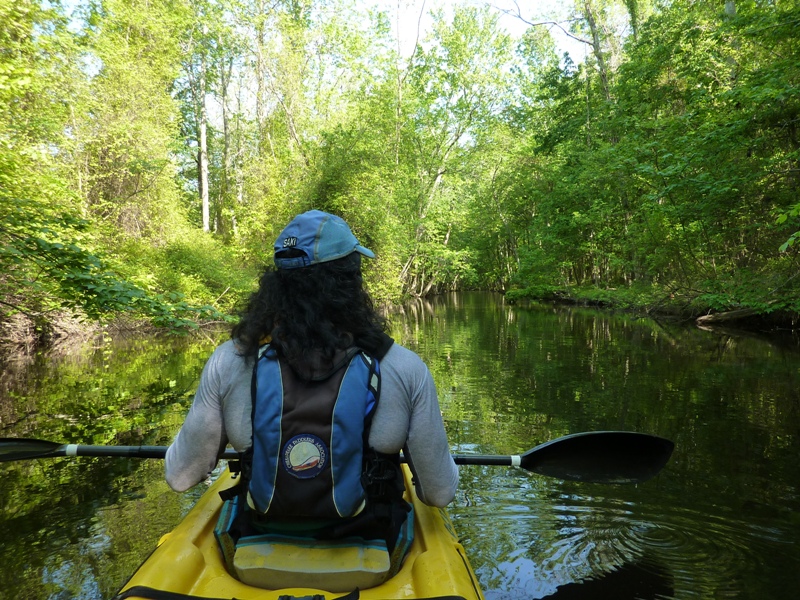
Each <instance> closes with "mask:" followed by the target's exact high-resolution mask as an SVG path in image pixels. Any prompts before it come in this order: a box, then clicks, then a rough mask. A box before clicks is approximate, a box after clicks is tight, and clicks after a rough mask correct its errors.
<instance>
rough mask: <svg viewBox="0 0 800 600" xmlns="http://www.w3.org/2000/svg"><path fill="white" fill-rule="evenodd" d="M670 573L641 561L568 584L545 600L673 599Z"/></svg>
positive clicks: (651, 563) (648, 562)
mask: <svg viewBox="0 0 800 600" xmlns="http://www.w3.org/2000/svg"><path fill="white" fill-rule="evenodd" d="M674 595H675V588H674V582H673V577H672V573H671V572H670V571H669V569H668V568H667V567H666V566H665V565H663V564H661V563H659V562H658V561H653V560H648V559H646V558H643V559H640V560H638V561H636V562H631V563H625V564H623V565H622V566H620V567H618V568H616V569H614V570H613V571H611V572H609V573H605V574H603V575H599V576H597V577H595V578H592V579H587V580H585V581H582V582H580V583H568V584H566V585H560V586H558V589H557V590H556V591H555V592H554V593H553V594H550V595H549V596H544V598H545V599H547V600H589V599H592V600H598V599H608V600H666V599H669V598H674Z"/></svg>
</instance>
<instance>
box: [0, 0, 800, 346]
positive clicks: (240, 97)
mask: <svg viewBox="0 0 800 600" xmlns="http://www.w3.org/2000/svg"><path fill="white" fill-rule="evenodd" d="M323 8H324V9H323ZM394 10H395V9H387V10H377V11H373V12H371V13H369V14H366V13H365V12H364V10H363V7H360V6H358V5H351V4H348V3H345V2H339V1H338V0H334V1H333V3H332V4H331V3H328V4H326V5H325V7H323V5H322V4H320V3H318V2H315V1H314V0H307V1H305V2H301V3H299V4H298V3H295V2H283V1H279V2H277V3H274V4H271V5H269V6H266V5H264V4H263V3H260V2H256V1H255V0H234V1H232V2H227V1H226V2H221V1H218V0H202V1H198V2H191V3H188V2H173V1H172V0H169V1H168V0H148V1H144V0H102V1H100V2H74V3H64V4H61V3H45V4H42V3H39V2H36V1H34V0H24V1H21V2H8V1H6V2H0V20H1V22H2V23H3V24H4V26H3V28H2V29H0V44H2V47H3V48H5V49H7V51H4V52H3V53H0V108H2V109H3V110H0V222H1V223H2V226H0V338H2V339H1V340H0V344H1V345H5V346H7V347H13V348H15V349H16V348H25V349H29V350H30V349H33V348H36V347H40V346H41V345H42V344H47V343H52V342H53V341H54V340H58V339H60V338H67V337H70V336H78V335H82V333H81V332H82V331H85V330H91V329H92V328H93V327H94V324H98V326H108V325H110V324H115V323H119V322H125V323H134V324H135V326H136V327H139V324H145V323H146V324H147V326H150V327H154V328H158V329H164V330H167V329H168V330H183V329H186V328H192V327H195V326H197V325H198V324H203V323H208V322H216V321H220V320H222V319H224V318H226V315H230V314H233V313H234V312H235V310H236V306H237V304H238V303H239V302H240V301H241V299H242V298H243V297H246V295H247V294H248V293H249V292H250V290H252V289H253V287H254V284H255V281H256V278H257V276H258V273H259V271H260V270H261V269H262V268H263V266H264V265H265V264H268V263H269V260H270V255H271V247H272V243H273V240H274V238H275V236H276V235H277V233H278V231H279V230H280V228H281V227H282V226H283V225H284V224H285V223H286V222H287V221H288V220H289V219H290V218H291V217H293V216H294V215H296V214H298V213H300V212H302V211H304V210H307V209H310V208H318V209H322V210H327V211H329V212H333V213H336V214H339V215H340V216H342V217H344V218H345V219H346V220H347V221H348V222H349V223H350V225H351V227H352V228H353V230H354V232H355V233H356V235H357V237H358V238H359V239H360V240H361V241H362V242H363V243H364V244H365V245H366V246H367V247H369V248H371V249H372V250H373V251H375V253H376V254H377V256H378V260H375V261H368V262H369V264H367V265H365V279H366V281H367V282H368V285H369V287H370V291H371V292H372V293H373V295H374V297H375V298H376V299H377V301H378V302H379V303H383V304H387V305H391V304H397V303H399V302H401V301H403V300H404V299H406V298H414V297H425V296H428V295H432V294H441V293H444V292H448V291H452V290H474V289H483V290H493V291H501V292H503V293H506V294H507V295H508V297H509V298H512V299H513V298H514V294H517V295H518V296H517V297H532V298H552V297H558V296H566V297H567V298H577V299H579V300H581V301H591V302H595V303H605V304H612V305H614V306H617V307H625V308H637V309H641V308H644V309H647V310H648V311H649V312H650V313H653V312H655V311H656V310H659V311H668V312H672V311H677V312H678V313H679V314H682V315H683V314H688V315H691V316H695V317H697V316H701V315H703V314H707V313H715V314H716V313H734V312H735V311H750V312H751V313H752V315H758V316H760V318H765V319H770V320H771V319H775V318H776V316H780V317H781V319H783V318H784V317H785V316H788V317H786V318H788V319H789V322H792V323H794V322H796V318H795V317H794V316H792V315H796V314H798V313H800V278H798V277H797V274H798V273H800V243H796V240H798V236H800V231H798V229H800V204H799V203H798V197H797V190H798V189H800V93H798V90H799V89H800V27H798V24H800V3H798V0H778V1H776V2H771V3H768V4H762V3H754V2H745V1H735V0H729V1H728V2H725V3H724V6H723V5H718V4H714V3H702V2H692V1H689V0H675V1H674V2H669V3H656V2H650V0H637V1H636V2H628V1H622V0H613V1H610V2H599V1H597V0H588V1H586V2H581V3H574V4H564V6H563V7H562V9H561V12H562V14H561V15H560V16H559V18H558V23H557V24H558V25H559V26H560V27H562V28H563V29H565V30H567V31H568V32H569V33H570V35H571V36H572V38H573V39H574V40H576V41H578V42H579V43H580V44H582V46H583V48H584V49H585V52H583V53H581V56H569V55H562V54H560V53H559V50H558V48H557V46H556V44H555V40H554V37H553V35H552V34H551V31H550V29H549V27H553V26H554V25H553V23H554V22H553V21H552V20H551V19H550V18H547V19H544V18H542V19H540V18H539V17H540V15H537V14H534V13H531V14H522V13H518V14H515V15H514V18H515V19H517V22H520V23H523V24H526V27H527V28H526V29H525V31H524V33H523V34H521V35H519V36H517V37H512V36H511V35H509V34H508V32H507V31H506V30H505V28H504V26H503V25H502V22H501V16H506V17H507V16H508V15H507V14H504V13H503V12H502V11H499V10H497V9H495V8H492V7H489V6H486V7H482V8H478V7H475V6H468V5H463V6H455V7H454V8H453V10H452V12H442V13H436V14H432V15H431V19H430V20H431V26H430V27H429V28H428V29H426V31H424V32H419V33H420V35H419V38H418V39H417V38H416V36H412V39H417V43H416V44H412V51H411V52H410V53H408V52H404V51H401V48H402V47H403V44H402V43H401V42H403V41H404V40H403V39H401V38H402V37H403V36H405V35H410V34H411V33H412V32H396V31H393V30H392V28H391V26H390V25H389V24H390V23H392V22H393V21H394V20H395V19H396V18H398V17H399V16H400V15H398V14H396V13H395V12H394ZM531 10H535V8H534V7H532V8H531ZM416 33H418V32H413V34H416ZM738 314H740V315H741V314H744V313H738Z"/></svg>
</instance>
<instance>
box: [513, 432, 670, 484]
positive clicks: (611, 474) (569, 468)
mask: <svg viewBox="0 0 800 600" xmlns="http://www.w3.org/2000/svg"><path fill="white" fill-rule="evenodd" d="M674 447H675V444H673V443H672V442H671V441H669V440H667V439H664V438H661V437H657V436H654V435H648V434H645V433H636V432H632V431H590V432H586V433H575V434H573V435H567V436H564V437H561V438H558V439H556V440H553V441H551V442H546V443H544V444H542V445H540V446H537V447H536V448H534V449H533V450H528V452H526V453H525V454H523V455H522V457H521V459H520V466H521V467H522V468H523V469H527V470H528V471H532V472H534V473H539V474H540V475H548V476H550V477H558V478H560V479H566V480H568V481H584V482H588V483H641V482H643V481H647V480H648V479H650V478H651V477H653V476H655V475H656V474H657V473H658V472H659V471H660V470H661V469H662V468H663V467H664V465H666V464H667V461H668V460H669V457H670V456H671V455H672V450H673V449H674Z"/></svg>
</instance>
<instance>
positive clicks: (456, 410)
mask: <svg viewBox="0 0 800 600" xmlns="http://www.w3.org/2000/svg"><path fill="white" fill-rule="evenodd" d="M392 323H393V325H392V334H393V337H394V338H395V339H396V340H397V341H398V342H401V343H403V344H404V345H406V346H408V347H410V348H412V349H413V350H415V351H416V352H417V353H419V354H420V356H421V357H422V358H423V359H424V360H425V361H426V362H427V363H428V365H429V366H430V368H431V371H432V373H433V376H434V379H435V381H436V384H437V387H438V390H439V397H440V403H441V408H442V412H443V415H444V419H445V425H446V427H447V431H448V435H449V438H450V441H451V444H452V449H453V451H454V452H458V453H470V452H474V453H480V454H515V453H520V452H522V451H524V450H526V449H528V448H531V447H533V446H535V445H537V444H540V443H543V442H545V441H548V440H550V439H554V438H556V437H559V436H562V435H566V434H568V433H576V432H580V431H593V430H616V429H621V430H631V431H641V432H645V433H651V434H656V435H660V436H663V437H666V438H669V439H671V440H673V441H674V442H675V452H674V454H673V456H672V459H671V460H670V462H669V463H668V464H667V466H666V468H665V469H664V470H663V471H662V472H661V474H659V475H658V476H657V477H656V478H654V479H652V480H650V481H647V482H645V483H642V484H639V485H600V484H587V483H576V482H565V481H561V480H558V479H553V478H548V477H542V476H537V475H533V474H531V473H528V472H526V471H524V470H522V469H519V468H506V467H477V466H464V467H461V482H460V486H459V491H458V494H457V497H456V499H455V501H454V502H453V503H452V504H451V506H450V507H449V512H450V515H451V517H452V519H453V521H454V524H455V527H456V529H457V530H458V532H459V534H460V536H461V538H462V542H463V544H464V546H465V548H466V550H467V553H468V555H469V557H470V560H471V562H472V564H473V567H474V568H475V570H476V573H477V575H478V577H479V579H480V583H481V585H482V587H483V589H484V591H485V595H486V597H487V600H501V599H502V600H507V599H508V600H510V599H521V598H525V599H527V598H545V597H552V598H556V599H561V600H563V599H568V598H615V599H628V598H631V599H632V598H662V599H671V598H675V599H683V598H745V599H750V598H752V599H772V598H794V597H796V596H797V594H798V589H800V547H798V541H800V489H799V488H798V484H799V483H800V386H799V385H798V383H800V351H798V349H797V347H796V346H795V345H792V344H791V343H787V342H785V341H782V340H779V339H777V338H775V337H774V336H772V337H769V336H763V337H762V336H759V335H756V334H743V333H740V332H739V333H736V332H730V331H720V330H712V331H703V330H700V329H697V328H696V327H694V326H691V325H685V324H684V325H679V324H665V323H659V322H656V321H653V320H649V319H643V318H635V317H631V316H627V315H623V314H615V313H610V312H606V311H600V310H592V309H583V308H567V307H557V306H550V305H543V304H534V305H528V306H509V305H507V304H505V303H504V302H503V299H502V297H501V296H497V295H492V294H481V293H470V294H454V295H452V296H444V297H439V298H436V299H435V300H433V301H431V302H420V303H415V304H411V305H408V306H406V307H405V310H404V312H403V313H400V314H397V315H395V316H394V317H393V319H392ZM226 337H227V334H226V332H218V333H217V334H214V335H205V336H193V337H191V338H169V339H160V338H159V339H154V338H148V339H136V340H130V339H128V340H111V339H105V340H103V341H101V342H98V343H97V344H95V345H94V346H93V347H86V348H83V349H82V350H80V351H75V352H73V353H72V354H70V355H69V356H66V357H62V358H58V359H56V358H51V357H48V356H39V357H36V359H35V360H33V361H32V362H30V363H26V364H17V365H15V364H13V363H11V364H7V365H5V368H4V371H3V374H2V376H0V436H3V437H35V438H42V439H49V440H53V441H59V442H62V443H66V442H70V443H92V444H109V445H111V444H126V445H127V444H137V445H138V444H158V445H166V444H168V443H169V441H170V440H171V438H172V436H174V434H175V432H176V431H177V429H178V428H179V427H180V423H181V421H182V419H183V416H184V414H185V413H186V410H187V409H188V406H189V404H190V403H191V399H192V394H193V391H194V388H195V386H196V385H197V381H198V378H199V375H200V371H201V369H202V367H203V364H204V362H205V360H206V358H207V357H208V355H209V354H210V352H211V350H212V349H213V348H214V346H215V345H216V344H217V343H218V342H220V341H222V340H224V339H225V338H226ZM0 476H2V481H3V483H2V485H1V486H0V531H2V536H0V565H2V566H3V568H2V569H0V599H2V600H6V599H8V600H12V599H14V600H17V599H31V600H39V599H52V600H68V599H81V600H83V599H86V600H95V599H101V598H109V597H110V596H112V595H113V594H114V592H116V591H117V590H118V589H119V588H120V587H121V586H122V584H123V583H124V582H125V580H126V578H127V577H128V576H129V575H130V574H131V573H132V572H133V571H134V570H135V568H136V567H137V566H138V565H139V564H140V563H141V561H142V560H143V559H144V558H146V557H147V555H148V554H149V552H150V551H151V550H152V548H153V546H154V545H155V543H156V542H157V541H158V538H159V537H160V536H161V535H162V534H163V533H165V532H166V531H168V530H169V529H170V528H171V527H172V526H173V525H174V524H175V523H177V522H178V521H179V520H180V519H181V517H182V516H183V515H184V514H185V513H186V512H187V511H188V510H189V508H190V507H191V506H192V504H193V502H194V501H195V500H196V499H197V498H198V497H199V496H200V494H202V493H203V491H204V490H205V489H206V486H205V484H200V485H198V486H196V487H195V488H194V489H192V490H191V491H190V492H188V493H186V494H175V493H173V492H171V491H170V490H169V489H168V488H167V486H166V484H165V483H164V482H163V480H162V477H163V465H162V464H161V463H160V461H157V460H138V459H118V458H117V459H89V458H79V459H76V458H73V459H67V458H59V459H39V460H32V461H24V462H14V463H4V464H0Z"/></svg>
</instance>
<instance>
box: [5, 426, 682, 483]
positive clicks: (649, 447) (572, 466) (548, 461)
mask: <svg viewBox="0 0 800 600" xmlns="http://www.w3.org/2000/svg"><path fill="white" fill-rule="evenodd" d="M673 448H674V444H673V443H672V442H671V441H669V440H666V439H664V438H660V437H657V436H653V435H648V434H644V433H636V432H631V431H589V432H584V433H574V434H571V435H566V436H563V437H560V438H558V439H555V440H551V441H549V442H545V443H544V444H540V445H538V446H536V447H535V448H532V449H530V450H528V451H527V452H525V453H524V454H521V455H511V456H507V455H506V456H503V455H499V456H495V455H481V454H456V455H453V460H454V461H455V463H456V464H458V465H489V466H491V465H498V466H515V467H522V468H523V469H525V470H527V471H530V472H532V473H537V474H539V475H546V476H548V477H556V478H559V479H564V480H567V481H582V482H592V483H641V482H643V481H647V480H648V479H650V478H651V477H654V476H655V475H656V474H658V472H659V471H661V469H662V468H663V467H664V465H665V464H666V463H667V461H668V460H669V457H670V455H671V454H672V450H673ZM166 452H167V448H166V447H165V446H82V445H78V444H61V445H59V444H56V443H55V442H48V441H45V440H36V439H26V438H2V439H0V462H7V461H13V460H29V459H32V458H50V457H56V456H117V457H125V458H164V457H165V456H166ZM238 456H239V455H238V453H237V452H236V451H234V450H225V451H224V452H223V453H222V454H221V455H220V458H225V459H232V458H237V457H238ZM403 460H405V459H403Z"/></svg>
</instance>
